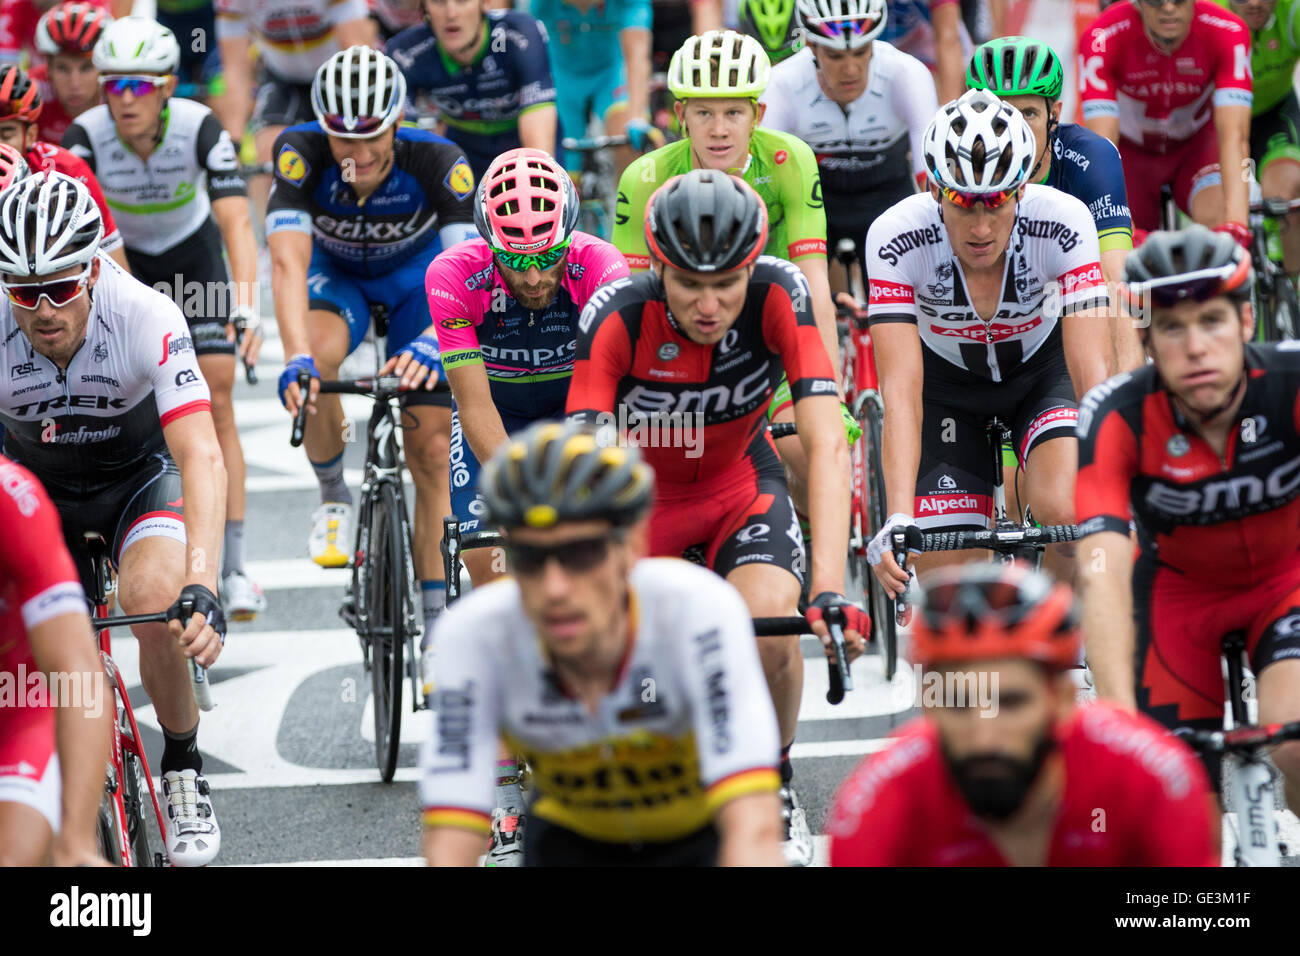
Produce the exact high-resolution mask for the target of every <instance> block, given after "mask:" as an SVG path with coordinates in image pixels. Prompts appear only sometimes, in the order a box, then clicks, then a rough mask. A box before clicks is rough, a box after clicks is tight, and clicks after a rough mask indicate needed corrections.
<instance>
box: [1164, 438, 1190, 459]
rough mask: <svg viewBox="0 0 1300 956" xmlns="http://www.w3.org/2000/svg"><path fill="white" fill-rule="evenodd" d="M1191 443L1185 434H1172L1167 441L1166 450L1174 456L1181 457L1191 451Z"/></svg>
mask: <svg viewBox="0 0 1300 956" xmlns="http://www.w3.org/2000/svg"><path fill="white" fill-rule="evenodd" d="M1191 448H1192V446H1191V444H1190V443H1189V442H1188V441H1187V436H1186V435H1183V434H1178V435H1171V436H1170V437H1169V441H1167V442H1165V451H1167V452H1169V454H1170V455H1172V456H1173V457H1174V458H1181V457H1183V455H1186V454H1187V453H1188V452H1189V451H1191Z"/></svg>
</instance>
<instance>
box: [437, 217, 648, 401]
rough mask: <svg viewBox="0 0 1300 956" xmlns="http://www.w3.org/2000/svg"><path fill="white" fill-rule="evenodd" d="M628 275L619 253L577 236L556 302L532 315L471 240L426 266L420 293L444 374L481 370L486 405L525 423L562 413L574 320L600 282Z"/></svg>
mask: <svg viewBox="0 0 1300 956" xmlns="http://www.w3.org/2000/svg"><path fill="white" fill-rule="evenodd" d="M627 274H628V271H627V263H626V262H625V261H624V260H623V257H622V256H621V255H619V254H618V250H617V249H615V248H614V247H613V246H611V245H610V244H609V243H608V242H605V241H604V240H603V239H597V238H596V237H595V236H589V235H587V234H586V233H585V232H575V233H574V234H573V240H572V242H571V243H570V244H569V254H568V263H567V265H566V266H565V270H564V277H563V278H562V279H561V280H560V288H559V290H558V291H557V292H556V295H555V300H554V301H553V302H551V304H550V305H548V306H547V307H546V308H545V309H541V310H538V311H536V312H534V311H532V310H530V309H526V308H524V307H523V306H522V305H520V304H519V303H518V302H516V301H515V300H514V298H513V297H511V295H510V293H509V292H507V291H506V287H505V285H504V283H502V281H501V276H500V273H498V272H497V269H496V265H495V264H494V261H493V256H492V250H491V249H489V248H488V244H487V243H486V242H484V241H483V240H482V239H470V240H467V241H465V242H460V243H457V244H456V245H454V246H452V247H451V248H450V249H447V250H445V251H444V252H443V253H442V254H441V255H440V256H438V257H437V258H436V259H434V260H433V262H431V263H429V269H428V271H427V272H426V273H425V277H424V288H425V292H426V293H427V295H428V297H429V316H430V318H431V320H432V322H433V326H434V330H435V331H436V332H437V335H438V347H439V350H440V351H441V352H442V367H443V368H459V367H460V366H462V365H483V366H485V367H486V371H487V377H488V382H489V383H490V384H491V388H492V403H493V404H494V405H496V407H497V408H498V409H499V410H500V411H501V412H502V413H503V414H508V415H512V416H515V417H518V418H524V419H529V420H531V419H536V418H539V417H545V415H546V412H547V410H548V409H555V410H556V411H558V412H560V413H562V412H563V410H564V399H565V396H566V395H567V394H568V391H569V377H570V376H571V375H572V374H573V356H574V353H575V351H576V350H577V341H576V336H577V333H578V313H579V312H580V311H581V310H582V308H583V306H585V305H586V304H587V301H588V300H589V299H590V298H591V296H592V293H594V292H595V291H596V289H597V288H599V287H600V286H602V285H604V284H605V283H606V282H612V281H613V280H614V279H621V278H623V277H624V276H626V275H627Z"/></svg>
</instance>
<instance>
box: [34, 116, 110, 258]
mask: <svg viewBox="0 0 1300 956" xmlns="http://www.w3.org/2000/svg"><path fill="white" fill-rule="evenodd" d="M41 112H42V114H44V110H42V111H41ZM25 158H26V160H27V166H28V168H29V169H31V171H32V172H34V173H36V172H40V171H41V170H46V169H49V170H53V171H54V172H56V173H63V174H64V175H65V176H71V177H72V178H73V179H75V180H77V182H79V183H81V184H82V185H84V186H85V187H86V190H87V191H88V192H89V193H90V198H91V199H93V200H94V201H95V205H96V206H98V207H99V214H100V216H102V217H103V219H104V238H103V239H101V240H99V248H100V251H101V252H112V251H113V250H114V249H120V248H122V233H121V231H120V230H119V229H118V228H117V223H116V221H114V219H113V210H112V209H110V208H109V205H108V200H107V199H105V198H104V190H103V189H101V188H100V185H99V180H98V179H96V178H95V174H94V172H93V171H92V170H91V168H90V166H89V165H87V163H86V161H85V160H84V159H82V158H81V157H80V156H77V155H75V154H73V153H72V152H71V151H69V150H66V149H64V148H63V147H62V146H56V145H55V144H54V143H44V142H41V141H40V140H37V141H36V142H35V143H33V144H32V148H31V149H29V150H28V151H27V155H26V157H25Z"/></svg>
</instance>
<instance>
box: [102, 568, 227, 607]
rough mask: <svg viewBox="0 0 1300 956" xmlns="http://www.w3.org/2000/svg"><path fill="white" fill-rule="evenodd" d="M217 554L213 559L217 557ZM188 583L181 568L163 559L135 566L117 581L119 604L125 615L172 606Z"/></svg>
mask: <svg viewBox="0 0 1300 956" xmlns="http://www.w3.org/2000/svg"><path fill="white" fill-rule="evenodd" d="M216 557H217V556H216V555H213V559H214V560H215V559H216ZM183 583H184V580H183V576H182V575H181V573H180V570H179V569H174V568H173V567H172V566H171V565H170V564H168V563H167V562H163V561H154V562H149V563H148V564H147V565H144V566H141V567H135V568H132V569H131V572H130V573H129V574H127V575H123V576H119V578H118V581H117V603H118V605H119V606H120V607H121V608H122V612H123V613H124V614H153V613H155V612H157V611H164V610H166V609H167V608H168V607H170V606H171V604H172V602H173V601H175V600H176V596H177V595H178V594H180V591H181V587H182V585H183Z"/></svg>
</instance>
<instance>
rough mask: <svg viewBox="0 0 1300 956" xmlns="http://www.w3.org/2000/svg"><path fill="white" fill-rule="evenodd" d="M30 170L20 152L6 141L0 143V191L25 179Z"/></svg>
mask: <svg viewBox="0 0 1300 956" xmlns="http://www.w3.org/2000/svg"><path fill="white" fill-rule="evenodd" d="M30 172H31V170H30V169H29V168H28V166H27V160H26V159H24V158H23V154H22V153H20V152H18V150H16V149H14V148H13V147H12V146H10V145H8V144H7V143H0V192H3V191H4V190H6V189H8V188H9V187H10V186H12V185H13V184H14V183H16V182H18V180H20V179H26V178H27V176H28V174H29V173H30Z"/></svg>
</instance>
